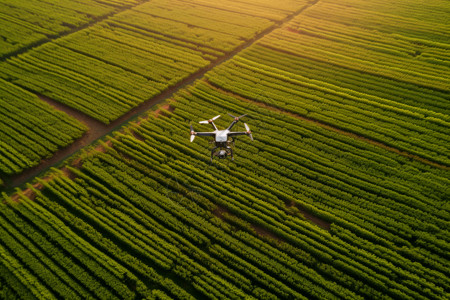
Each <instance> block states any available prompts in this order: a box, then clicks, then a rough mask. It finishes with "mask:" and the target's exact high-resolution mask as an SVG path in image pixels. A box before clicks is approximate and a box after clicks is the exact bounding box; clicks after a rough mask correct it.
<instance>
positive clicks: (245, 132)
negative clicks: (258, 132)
mask: <svg viewBox="0 0 450 300" xmlns="http://www.w3.org/2000/svg"><path fill="white" fill-rule="evenodd" d="M239 135H248V136H249V137H250V139H251V140H252V141H253V135H252V133H251V132H248V131H238V132H230V133H228V136H229V137H235V136H239Z"/></svg>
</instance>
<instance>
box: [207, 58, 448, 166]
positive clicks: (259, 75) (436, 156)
mask: <svg viewBox="0 0 450 300" xmlns="http://www.w3.org/2000/svg"><path fill="white" fill-rule="evenodd" d="M208 80H209V81H210V82H211V83H213V84H214V85H216V86H218V87H220V88H222V89H224V90H227V91H230V92H233V93H235V94H237V95H240V96H243V97H246V98H248V99H250V100H252V101H257V102H264V103H266V104H269V105H271V106H274V107H278V108H282V109H287V110H288V111H290V112H293V113H296V114H298V115H300V116H304V117H308V118H312V119H315V120H318V121H321V122H323V123H325V124H329V125H332V126H335V127H338V128H340V129H344V130H346V131H349V132H352V133H356V134H358V135H361V136H365V137H368V138H370V139H373V140H376V141H380V142H382V143H384V144H386V145H389V146H392V147H395V148H398V149H401V150H404V151H408V152H410V153H414V154H416V155H418V156H421V157H425V158H427V159H429V160H433V161H436V162H440V163H443V164H446V165H448V161H449V160H448V150H447V149H446V147H445V144H446V143H447V142H448V141H447V138H446V135H445V132H446V131H447V127H448V126H440V128H439V129H440V130H439V131H440V132H439V131H432V130H429V129H427V127H426V124H427V123H429V121H428V120H425V122H423V123H424V125H422V126H418V125H416V123H419V122H420V121H419V122H416V120H417V119H420V115H418V114H417V113H416V112H411V111H410V110H405V109H402V108H399V107H398V106H397V105H395V104H396V103H393V104H394V105H389V104H383V103H380V101H377V100H379V99H376V98H372V99H370V98H369V99H367V98H366V97H367V96H366V95H358V94H355V93H354V92H352V91H349V90H345V89H340V88H339V87H333V86H326V87H324V86H322V85H319V83H318V82H314V81H308V80H307V79H306V78H305V77H303V76H295V75H293V74H288V73H285V72H284V71H281V70H279V69H276V68H267V67H265V66H264V65H262V64H254V63H253V62H251V61H242V59H241V58H236V59H234V60H233V61H232V62H231V63H229V64H227V66H226V67H222V66H221V67H219V68H216V69H215V70H214V71H213V73H211V74H208ZM255 82H257V85H256V84H255ZM363 97H364V98H363ZM390 111H392V112H390ZM383 112H384V113H383ZM402 119H404V120H405V121H403V120H402ZM368 122H369V123H370V126H368V125H367V124H368ZM440 123H443V125H446V123H448V122H446V121H443V122H440ZM419 124H420V123H419ZM447 137H448V136H447Z"/></svg>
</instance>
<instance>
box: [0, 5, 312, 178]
mask: <svg viewBox="0 0 450 300" xmlns="http://www.w3.org/2000/svg"><path fill="white" fill-rule="evenodd" d="M40 3H41V2H38V1H22V2H20V3H16V2H13V1H0V21H1V20H3V19H2V17H3V16H5V17H4V18H5V19H4V20H5V21H4V22H10V23H11V24H12V25H11V26H6V25H5V26H2V27H1V28H2V29H0V36H1V37H3V42H4V43H10V44H11V46H8V47H6V46H5V47H3V46H1V47H0V49H2V50H3V49H4V51H5V52H4V53H3V54H4V56H3V57H2V56H0V79H2V80H1V81H0V85H1V87H0V90H1V93H5V97H11V95H9V94H8V92H7V90H8V89H9V88H10V86H11V84H14V86H15V87H14V89H15V90H18V88H19V87H20V88H22V89H25V90H26V91H29V92H31V93H33V94H35V95H37V96H39V98H45V99H49V100H51V101H56V102H59V103H62V104H63V105H66V106H67V107H69V108H73V109H75V110H78V111H80V112H81V113H83V114H85V115H86V116H88V117H89V118H94V119H96V120H99V121H100V122H103V123H104V124H109V123H110V122H112V121H114V120H116V119H117V118H119V117H120V116H123V115H124V114H125V113H127V112H129V111H130V110H131V109H133V108H135V107H136V106H138V105H139V104H141V103H143V102H145V101H147V100H150V99H152V98H154V97H156V96H158V95H160V94H161V93H162V92H163V91H165V90H168V89H169V88H170V87H173V86H174V85H175V84H177V83H180V82H181V81H182V80H185V79H187V78H189V76H193V75H194V74H195V73H196V72H198V71H200V70H203V69H205V68H207V67H208V66H210V65H211V64H212V63H213V62H215V61H216V60H217V59H219V58H221V57H224V56H225V55H226V54H227V53H229V52H230V51H232V50H234V49H236V48H237V47H239V46H240V45H242V44H243V43H245V42H248V40H250V39H252V38H253V37H254V36H255V35H257V34H258V33H261V32H262V31H264V30H266V29H268V28H270V27H271V26H273V25H275V24H276V23H277V22H280V21H281V20H283V19H284V18H286V17H288V16H290V15H292V14H293V13H295V12H296V11H298V10H300V9H302V8H304V7H305V5H306V4H307V2H306V1H303V0H301V1H292V0H285V1H282V2H281V4H280V5H278V7H277V8H274V7H273V5H272V4H270V3H268V2H267V3H265V1H261V3H260V4H255V3H245V2H242V3H238V4H234V5H236V8H238V9H239V10H242V13H241V12H239V13H238V12H233V11H232V7H233V3H227V4H226V5H225V7H224V8H217V7H216V6H217V5H216V4H214V3H208V2H205V1H200V2H199V3H196V1H192V2H185V1H163V0H158V1H76V2H73V1H46V2H44V4H43V5H41V4H40ZM252 9H253V10H254V12H252ZM19 11H20V13H19ZM7 15H8V16H9V17H8V18H6V16H7ZM211 16H214V18H211ZM13 17H14V18H15V19H14V20H16V19H17V20H19V19H20V22H19V21H17V22H15V21H12V20H11V18H13ZM102 20H103V21H102ZM30 24H32V25H33V26H34V27H32V26H31V25H30ZM87 25H90V26H87ZM86 26H87V27H86ZM35 27H36V28H40V29H39V30H40V31H39V30H38V29H36V28H35ZM85 27H86V28H85ZM30 28H35V29H33V30H34V31H33V32H32V33H31V32H29V30H31V29H30ZM3 31H4V32H3ZM9 31H11V32H9ZM47 31H48V32H47ZM50 31H51V32H50ZM44 33H45V34H44ZM12 37H14V38H17V39H24V40H20V41H19V40H17V41H15V40H11V38H12ZM0 41H1V39H0ZM35 45H37V47H34V48H33V49H29V48H30V47H31V46H35ZM8 49H10V50H8ZM22 52H23V53H22ZM13 54H16V55H13ZM0 55H1V53H0ZM22 93H24V95H25V94H27V92H25V91H23V92H22ZM0 96H1V97H3V94H0ZM27 97H28V96H27ZM18 98H19V99H20V98H21V97H18ZM9 101H12V99H10V100H9ZM19 101H22V100H19ZM24 101H25V102H24V103H23V104H22V103H21V104H17V105H19V106H28V105H29V104H28V102H26V100H24ZM33 101H35V102H41V103H37V104H36V105H37V106H45V105H46V104H45V103H44V102H43V101H41V100H39V99H38V98H37V97H35V99H34V100H33ZM48 109H50V108H48ZM35 113H36V114H35V116H39V110H36V111H35ZM52 114H58V113H56V111H54V112H52ZM2 116H3V115H2ZM6 118H7V116H6V115H5V117H4V118H3V119H4V122H7V123H8V124H9V125H8V126H9V127H12V128H15V127H17V128H21V126H22V125H21V123H20V122H18V123H15V122H16V120H17V116H16V118H13V119H10V118H9V119H8V120H7V119H6ZM3 119H2V121H3ZM48 120H51V118H49V119H48ZM27 122H28V121H27ZM49 122H52V121H49ZM67 122H69V123H70V122H73V121H72V120H71V121H67ZM2 126H4V128H2V129H3V132H2V134H3V135H6V137H5V140H4V141H5V142H6V141H7V140H10V139H12V138H13V139H19V140H20V139H21V140H22V141H21V142H19V145H20V146H18V147H19V148H17V147H16V146H13V148H15V152H12V150H7V149H6V148H5V149H1V154H0V160H1V161H2V166H0V178H3V179H5V178H6V177H7V176H10V175H12V174H20V173H21V172H22V171H23V170H24V169H27V168H29V167H32V166H35V165H36V164H38V163H39V162H40V161H41V159H43V158H48V157H49V156H50V155H51V154H52V153H55V151H56V150H57V149H61V148H63V147H64V146H67V145H69V144H70V142H73V141H74V140H76V138H79V137H80V136H81V135H80V134H79V132H78V131H76V130H75V131H74V132H73V133H72V132H69V131H68V132H66V135H67V136H68V137H70V139H68V138H66V137H64V138H63V140H64V142H55V141H54V139H55V138H56V137H55V138H50V139H49V135H51V134H52V133H53V132H52V131H48V130H49V128H48V126H47V127H45V126H44V127H45V128H44V127H42V128H40V129H34V130H40V131H41V133H40V134H39V137H37V135H34V138H38V139H40V140H42V142H40V145H38V146H35V142H26V141H27V140H28V139H29V135H27V134H26V132H25V131H24V132H23V133H21V132H20V130H19V131H18V132H14V133H13V132H12V131H11V130H10V129H8V128H7V127H8V126H6V125H2ZM58 126H59V125H55V128H58ZM77 126H78V127H80V126H81V127H80V128H82V127H83V125H81V124H78V125H77ZM37 127H39V126H37ZM8 130H9V131H8ZM86 130H89V128H85V129H84V131H86ZM8 132H9V133H8ZM10 134H14V135H15V136H14V137H12V136H11V135H10ZM21 134H23V136H22V137H21V136H20V135H21ZM43 143H44V144H45V145H43ZM16 144H17V142H16ZM16 144H14V145H16ZM42 147H44V148H45V149H41V148H42ZM6 152H9V153H16V152H17V153H19V155H18V158H17V159H12V158H11V157H9V156H10V155H9V156H8V154H4V153H6ZM35 154H37V155H35ZM25 158H27V160H24V159H25ZM16 160H17V161H16ZM11 164H14V166H13V165H11ZM15 165H17V166H15Z"/></svg>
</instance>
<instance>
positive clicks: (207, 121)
mask: <svg viewBox="0 0 450 300" xmlns="http://www.w3.org/2000/svg"><path fill="white" fill-rule="evenodd" d="M219 117H220V115H218V116H215V117H214V118H212V119H209V120H206V121H200V122H199V123H200V124H208V123H212V122H213V121H215V120H216V119H217V118H219Z"/></svg>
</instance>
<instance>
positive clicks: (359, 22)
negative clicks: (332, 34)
mask: <svg viewBox="0 0 450 300" xmlns="http://www.w3.org/2000/svg"><path fill="white" fill-rule="evenodd" d="M350 2H353V3H348V5H347V6H346V5H345V4H344V3H342V2H340V1H328V3H326V4H325V3H324V4H322V5H320V7H316V9H311V10H308V11H307V12H306V13H305V14H306V15H307V16H310V17H314V18H318V19H325V20H334V21H336V22H339V23H343V24H352V26H358V27H363V28H366V29H369V30H377V31H380V32H384V33H387V34H392V33H395V34H397V35H402V36H405V37H410V38H414V39H416V40H425V41H431V42H432V43H433V42H434V43H436V44H439V43H441V42H443V43H444V44H445V43H446V41H448V39H447V38H446V35H447V34H446V32H447V31H448V24H445V22H442V23H440V24H439V23H437V22H436V21H435V20H434V19H433V14H434V13H435V11H436V9H433V12H432V13H430V14H425V15H423V16H421V17H420V18H419V19H417V18H410V17H409V16H400V15H398V14H396V12H395V11H392V10H391V11H388V12H386V13H380V12H377V11H373V10H371V9H367V8H364V7H361V2H359V1H358V2H359V3H355V1H350ZM413 3H417V2H413ZM355 4H356V5H355ZM365 4H366V3H365ZM365 4H363V5H362V6H364V5H365ZM358 6H360V7H358ZM412 6H414V4H413V5H412ZM415 6H417V4H416V5H415ZM386 7H388V5H387V6H386V5H385V9H386ZM431 7H432V5H431ZM420 8H421V9H422V7H420ZM337 12H338V13H337ZM405 12H406V13H408V11H405ZM422 12H423V11H422Z"/></svg>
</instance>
